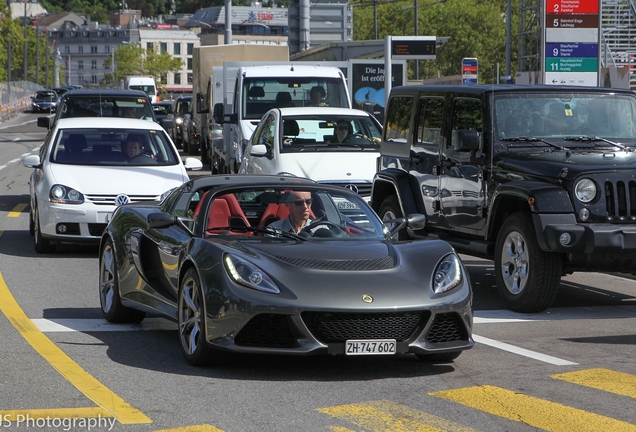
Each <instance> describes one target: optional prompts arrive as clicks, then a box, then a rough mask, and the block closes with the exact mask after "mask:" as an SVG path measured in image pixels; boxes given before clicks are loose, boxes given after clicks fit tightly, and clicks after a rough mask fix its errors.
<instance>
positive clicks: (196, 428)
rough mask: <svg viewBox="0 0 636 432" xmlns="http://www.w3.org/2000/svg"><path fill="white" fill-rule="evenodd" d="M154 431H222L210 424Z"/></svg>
mask: <svg viewBox="0 0 636 432" xmlns="http://www.w3.org/2000/svg"><path fill="white" fill-rule="evenodd" d="M155 432H223V430H221V429H217V428H215V427H214V426H210V425H198V426H184V427H179V428H174V429H161V430H157V431H155Z"/></svg>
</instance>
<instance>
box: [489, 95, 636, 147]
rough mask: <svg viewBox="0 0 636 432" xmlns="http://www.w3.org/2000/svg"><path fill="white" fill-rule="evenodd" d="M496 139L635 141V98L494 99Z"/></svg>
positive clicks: (532, 96) (527, 96) (610, 96)
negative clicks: (590, 137)
mask: <svg viewBox="0 0 636 432" xmlns="http://www.w3.org/2000/svg"><path fill="white" fill-rule="evenodd" d="M494 118H495V119H496V120H495V123H496V125H495V126H496V128H497V131H496V133H497V137H499V138H500V139H504V138H505V139H513V138H523V137H534V138H560V137H561V138H562V137H572V136H599V137H603V138H609V139H619V140H625V139H627V140H634V139H636V98H634V97H630V96H625V95H609V94H603V95H601V94H592V93H587V94H586V93H584V92H580V93H568V94H555V93H551V94H540V93H536V94H535V93H533V94H524V95H519V94H510V95H501V96H498V97H497V98H496V99H495V115H494Z"/></svg>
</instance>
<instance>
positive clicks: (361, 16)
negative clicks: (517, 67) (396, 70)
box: [352, 0, 517, 83]
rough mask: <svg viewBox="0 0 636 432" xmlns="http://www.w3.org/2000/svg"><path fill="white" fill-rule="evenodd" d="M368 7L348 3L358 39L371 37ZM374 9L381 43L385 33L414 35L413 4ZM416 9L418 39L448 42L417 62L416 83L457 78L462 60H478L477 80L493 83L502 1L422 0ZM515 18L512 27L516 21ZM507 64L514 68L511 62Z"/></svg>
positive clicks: (502, 34)
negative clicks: (432, 54) (427, 37)
mask: <svg viewBox="0 0 636 432" xmlns="http://www.w3.org/2000/svg"><path fill="white" fill-rule="evenodd" d="M516 3H517V2H516V1H515V2H514V3H513V6H514V4H516ZM371 5H373V3H372V2H369V0H361V1H360V2H359V3H352V6H353V13H354V18H353V22H354V28H353V35H354V39H356V40H368V39H373V36H374V35H373V25H369V23H373V7H370V6H371ZM377 5H378V6H377V23H378V24H377V29H378V38H379V39H383V38H384V37H385V36H386V35H392V36H393V35H394V36H407V35H413V34H414V33H415V23H414V18H415V17H414V13H413V2H412V0H404V1H392V0H388V1H387V0H378V3H377ZM419 5H420V7H419V8H418V33H419V35H427V36H437V37H438V38H441V37H448V38H449V40H448V42H447V43H445V44H443V45H442V46H441V47H440V48H439V49H438V50H437V53H436V59H435V60H432V61H431V60H423V61H420V63H419V65H420V67H419V74H420V76H419V79H426V78H436V77H438V76H450V75H460V74H461V61H462V58H464V57H476V58H478V59H479V81H480V82H482V83H483V82H487V83H494V82H497V77H496V75H497V73H496V68H497V64H498V63H499V64H500V65H502V66H503V65H505V55H506V45H505V44H506V23H505V12H506V2H495V1H483V0H446V1H445V2H443V3H441V2H436V3H432V2H429V3H426V2H425V1H424V0H422V1H421V3H420V4H419ZM513 10H515V8H514V7H513ZM513 18H514V19H513V28H515V27H514V25H515V21H516V17H513ZM514 46H515V45H514V44H513V47H514ZM513 53H514V51H513ZM511 63H512V64H513V65H514V60H513V61H512V62H511ZM513 75H514V73H513ZM408 76H409V79H415V77H414V76H413V62H412V61H410V62H409V72H408Z"/></svg>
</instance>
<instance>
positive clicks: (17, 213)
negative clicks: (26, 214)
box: [7, 204, 28, 218]
mask: <svg viewBox="0 0 636 432" xmlns="http://www.w3.org/2000/svg"><path fill="white" fill-rule="evenodd" d="M26 206H28V204H18V205H17V206H15V207H13V210H11V211H10V212H9V214H8V215H7V217H13V218H15V217H18V216H20V215H21V214H22V210H24V209H25V208H26Z"/></svg>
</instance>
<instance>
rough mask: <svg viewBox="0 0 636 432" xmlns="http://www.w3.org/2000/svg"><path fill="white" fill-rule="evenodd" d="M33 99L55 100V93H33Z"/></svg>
mask: <svg viewBox="0 0 636 432" xmlns="http://www.w3.org/2000/svg"><path fill="white" fill-rule="evenodd" d="M35 99H41V100H42V99H43V100H55V99H57V93H55V92H54V91H39V92H36V93H35Z"/></svg>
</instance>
